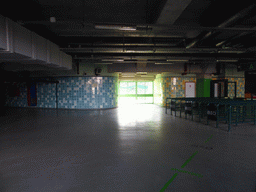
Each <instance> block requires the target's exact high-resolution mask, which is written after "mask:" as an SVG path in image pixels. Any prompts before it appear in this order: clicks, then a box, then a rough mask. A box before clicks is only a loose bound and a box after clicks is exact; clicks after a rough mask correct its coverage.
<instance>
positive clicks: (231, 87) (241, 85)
mask: <svg viewBox="0 0 256 192" xmlns="http://www.w3.org/2000/svg"><path fill="white" fill-rule="evenodd" d="M226 79H228V81H229V82H236V86H237V90H236V96H237V97H244V92H245V78H232V77H231V78H226ZM234 96H235V84H234V83H232V84H231V83H229V84H228V97H234Z"/></svg>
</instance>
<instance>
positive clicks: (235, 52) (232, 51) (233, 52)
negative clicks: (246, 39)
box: [218, 50, 244, 53]
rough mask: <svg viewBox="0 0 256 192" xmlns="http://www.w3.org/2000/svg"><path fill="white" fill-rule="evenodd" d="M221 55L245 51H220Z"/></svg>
mask: <svg viewBox="0 0 256 192" xmlns="http://www.w3.org/2000/svg"><path fill="white" fill-rule="evenodd" d="M218 52H219V53H244V51H228V50H227V51H225V50H223V51H218Z"/></svg>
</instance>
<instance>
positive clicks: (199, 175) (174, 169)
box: [171, 168, 203, 177]
mask: <svg viewBox="0 0 256 192" xmlns="http://www.w3.org/2000/svg"><path fill="white" fill-rule="evenodd" d="M171 170H173V171H179V172H181V173H188V174H190V175H195V176H198V177H203V175H201V174H197V173H192V172H188V171H183V170H180V169H176V168H171Z"/></svg>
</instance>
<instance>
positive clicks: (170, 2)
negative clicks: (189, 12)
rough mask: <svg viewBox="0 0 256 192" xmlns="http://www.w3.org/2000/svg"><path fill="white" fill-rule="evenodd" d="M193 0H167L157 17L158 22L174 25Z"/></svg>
mask: <svg viewBox="0 0 256 192" xmlns="http://www.w3.org/2000/svg"><path fill="white" fill-rule="evenodd" d="M191 1H192V0H179V1H177V0H167V1H166V4H165V6H164V7H163V9H162V12H161V13H160V16H159V18H158V19H157V22H156V23H157V24H168V25H172V24H173V23H174V22H175V21H176V20H177V19H178V17H179V16H180V15H181V13H182V12H183V11H184V10H185V9H186V7H187V6H188V5H189V4H190V2H191Z"/></svg>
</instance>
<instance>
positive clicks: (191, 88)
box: [185, 82, 196, 97]
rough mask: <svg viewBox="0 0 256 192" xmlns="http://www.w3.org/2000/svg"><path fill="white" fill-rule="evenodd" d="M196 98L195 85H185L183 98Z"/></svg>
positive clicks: (189, 83)
mask: <svg viewBox="0 0 256 192" xmlns="http://www.w3.org/2000/svg"><path fill="white" fill-rule="evenodd" d="M195 96H196V85H195V82H186V83H185V97H195Z"/></svg>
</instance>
